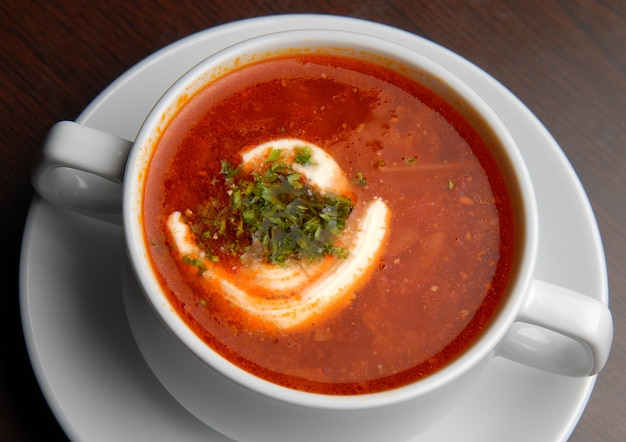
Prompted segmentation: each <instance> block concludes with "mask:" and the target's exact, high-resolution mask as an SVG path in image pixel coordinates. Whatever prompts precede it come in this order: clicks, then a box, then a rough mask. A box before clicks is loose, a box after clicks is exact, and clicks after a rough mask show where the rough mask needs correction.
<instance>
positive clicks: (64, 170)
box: [32, 121, 133, 224]
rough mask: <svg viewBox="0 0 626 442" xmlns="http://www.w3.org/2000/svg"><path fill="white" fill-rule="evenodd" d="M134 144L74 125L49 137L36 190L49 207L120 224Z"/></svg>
mask: <svg viewBox="0 0 626 442" xmlns="http://www.w3.org/2000/svg"><path fill="white" fill-rule="evenodd" d="M132 144H133V143H132V142H131V141H128V140H125V139H123V138H120V137H117V136H115V135H111V134H108V133H105V132H102V131H99V130H97V129H93V128H91V127H88V126H84V125H82V124H78V123H76V122H73V121H60V122H58V123H56V124H55V125H54V126H53V127H52V128H51V129H50V132H49V133H48V137H47V138H46V141H45V143H44V147H43V151H42V157H41V160H40V161H39V163H38V164H37V166H36V167H35V169H34V171H33V175H32V182H33V186H34V187H35V190H36V191H37V192H38V193H39V194H40V195H41V196H42V197H43V198H44V199H46V200H48V201H50V202H51V203H53V204H55V205H57V206H60V207H63V208H66V209H71V210H74V211H76V212H79V213H83V214H85V215H88V216H91V217H93V218H97V219H102V220H105V221H109V222H115V223H117V224H121V212H122V179H123V176H124V170H125V167H126V161H127V159H128V155H129V152H130V148H131V146H132Z"/></svg>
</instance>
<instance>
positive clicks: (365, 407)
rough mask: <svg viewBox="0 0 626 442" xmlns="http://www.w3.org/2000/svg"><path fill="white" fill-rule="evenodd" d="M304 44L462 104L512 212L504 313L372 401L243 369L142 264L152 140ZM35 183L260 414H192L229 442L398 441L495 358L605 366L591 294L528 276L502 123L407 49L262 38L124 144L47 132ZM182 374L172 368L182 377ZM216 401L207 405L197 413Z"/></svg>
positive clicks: (173, 99)
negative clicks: (252, 420)
mask: <svg viewBox="0 0 626 442" xmlns="http://www.w3.org/2000/svg"><path fill="white" fill-rule="evenodd" d="M313 47H315V48H322V47H323V48H328V49H325V50H328V51H331V52H333V51H336V52H337V51H338V52H339V53H340V54H343V55H353V56H357V57H363V56H366V55H363V54H365V53H366V54H373V55H374V56H375V57H373V58H376V57H381V56H382V57H384V58H385V59H389V60H394V61H395V62H396V65H397V66H399V67H405V68H406V67H408V68H409V69H407V70H406V72H413V71H415V72H420V73H422V74H420V75H417V74H416V75H417V76H416V79H417V80H418V81H421V82H426V83H427V85H428V86H430V87H431V88H433V89H435V91H436V92H438V93H439V94H440V95H442V96H444V98H447V99H448V100H449V101H450V102H451V103H461V104H459V110H460V111H461V112H462V113H464V114H465V115H466V117H467V118H469V119H470V120H472V118H474V119H475V115H478V116H479V118H480V120H481V121H484V122H486V124H487V126H488V128H489V132H490V133H491V134H492V135H494V136H496V137H497V138H498V140H499V144H500V145H501V146H502V148H503V149H502V150H500V151H498V152H494V154H495V156H496V159H497V161H498V162H499V163H500V164H501V167H502V170H503V172H504V175H505V180H506V181H507V185H508V186H509V191H510V193H511V196H512V201H513V202H514V204H515V206H516V207H515V213H516V215H515V216H516V222H515V224H516V225H517V231H516V232H515V236H516V238H517V244H516V245H517V254H516V257H515V263H514V267H515V269H514V271H513V272H512V276H511V281H510V284H509V288H508V293H507V294H506V295H505V300H504V304H503V306H502V308H501V309H500V310H499V312H498V313H497V315H496V316H495V317H494V319H493V320H492V322H491V324H490V325H489V327H488V328H487V329H486V330H485V332H484V333H483V334H482V335H481V337H480V338H479V339H478V340H477V342H475V343H474V344H473V345H472V346H471V347H470V348H469V349H468V350H467V351H465V352H464V353H463V354H462V355H461V356H460V357H459V358H458V359H457V360H455V361H454V362H452V363H451V364H450V365H448V366H446V367H445V368H443V369H441V370H439V371H438V372H436V373H434V374H432V375H430V376H428V377H426V378H424V379H421V380H418V381H416V382H414V383H413V384H410V385H406V386H403V387H400V388H396V389H393V390H389V391H384V392H381V393H374V394H366V395H356V396H331V395H320V394H312V393H306V392H301V391H295V390H291V389H288V388H285V387H282V386H279V385H276V384H272V383H270V382H268V381H265V380H262V379H260V378H257V377H255V376H254V375H252V374H250V373H248V372H246V371H243V370H241V369H240V368H238V367H236V366H235V365H233V364H231V363H230V362H228V361H227V360H225V359H224V358H222V357H221V356H220V355H219V354H217V353H216V352H214V351H213V350H212V349H211V348H209V347H208V346H207V345H206V344H205V343H204V342H203V341H201V340H200V339H199V338H198V337H197V336H196V335H195V334H194V333H193V332H192V331H191V330H190V329H189V328H188V327H187V325H186V324H185V322H183V320H182V319H181V318H180V317H179V316H178V314H177V313H176V312H175V311H174V309H173V308H171V307H170V306H169V302H168V301H167V298H166V297H165V296H164V294H163V292H162V290H161V287H160V286H159V283H158V282H157V278H156V277H155V275H154V271H153V268H152V266H151V264H150V262H149V261H148V259H147V256H148V251H147V250H146V246H145V244H146V241H145V240H144V237H143V235H144V231H143V227H142V224H141V219H142V217H141V216H140V214H141V212H142V194H143V189H144V185H145V183H144V178H145V176H146V173H145V171H146V168H147V165H148V162H149V160H150V158H151V154H152V151H153V149H154V148H155V146H156V144H157V141H158V137H159V133H161V131H162V130H163V129H164V128H165V127H166V126H167V124H168V122H169V121H170V120H171V119H172V118H173V117H174V116H175V115H176V113H177V111H178V109H179V108H180V103H181V100H182V102H184V101H185V100H186V99H187V98H186V97H191V96H193V95H194V93H195V92H197V91H198V90H200V89H202V88H203V87H204V86H206V85H207V84H208V83H210V82H211V81H212V79H214V78H216V77H219V76H221V75H224V74H225V73H228V72H230V71H232V70H233V69H235V68H241V67H242V66H245V64H247V63H250V62H253V61H256V60H259V59H262V58H265V57H268V56H271V55H277V54H280V53H283V52H285V51H294V50H296V51H300V50H305V49H306V48H313ZM330 48H335V49H330ZM366 57H367V56H366ZM235 60H236V62H235ZM423 74H426V75H423ZM429 79H435V81H430V80H429ZM459 98H460V100H459ZM33 183H34V186H35V188H36V189H37V191H38V192H39V193H40V194H41V195H42V196H43V197H44V198H46V199H47V200H49V201H51V202H52V203H54V204H57V205H59V206H61V207H65V208H69V209H72V210H75V211H78V212H81V213H84V214H87V215H89V216H92V217H96V218H101V219H105V220H108V221H113V222H118V223H121V224H122V226H123V230H124V234H125V239H126V246H127V251H128V255H129V260H130V263H131V265H132V268H133V270H134V274H135V276H136V278H137V280H138V282H139V285H140V287H141V289H142V291H143V293H144V294H145V297H146V299H147V301H148V303H149V304H150V306H151V307H152V309H153V310H154V311H155V313H156V315H157V316H158V317H159V319H160V320H161V322H162V323H163V325H164V327H165V328H166V329H167V330H168V331H169V332H170V333H171V334H172V335H173V336H174V337H175V338H176V339H177V340H178V342H179V343H180V345H181V346H182V347H183V348H184V349H186V350H188V351H189V352H191V353H192V354H193V355H194V356H195V357H196V358H197V359H198V360H200V361H202V363H203V364H205V369H206V371H207V376H211V382H215V383H217V384H216V390H215V391H219V392H220V394H221V395H222V396H221V397H222V398H223V397H226V396H232V397H235V396H236V397H238V398H243V399H241V400H243V401H245V407H246V409H247V410H248V414H251V413H254V411H255V410H256V411H258V412H259V413H260V415H263V416H268V420H270V422H266V423H265V424H264V425H238V424H237V419H231V420H228V421H225V420H223V419H219V418H217V417H215V418H214V417H212V415H211V414H210V413H208V414H207V413H202V411H201V410H200V408H201V407H202V404H198V406H197V409H191V410H190V411H191V412H192V413H194V414H195V415H196V416H198V417H199V418H200V419H202V420H203V421H204V422H205V423H207V424H208V425H210V426H212V427H213V428H215V429H217V430H218V431H220V432H222V433H224V434H225V435H227V436H229V437H232V438H234V439H237V440H272V441H279V440H301V441H304V440H308V439H311V440H359V441H363V440H375V441H378V440H388V439H387V436H388V434H389V433H388V428H390V427H393V428H394V435H396V436H398V437H399V438H401V439H408V438H410V437H412V436H414V435H416V434H418V433H419V432H420V431H423V430H424V429H426V428H427V427H429V426H430V425H432V424H433V423H435V422H436V421H437V420H438V419H439V418H441V417H443V416H444V415H445V414H446V412H447V411H449V410H450V409H451V408H452V407H453V406H454V404H455V403H456V402H457V401H458V400H459V399H460V398H461V397H462V396H463V395H464V394H465V393H466V392H467V391H468V390H469V389H470V388H471V387H472V385H473V384H474V382H475V381H476V380H477V378H478V376H479V375H480V373H481V372H482V371H483V369H484V367H485V366H486V365H487V363H488V362H489V361H490V360H491V359H492V358H493V357H495V356H503V357H506V358H509V359H512V360H515V361H518V362H520V363H522V364H526V365H529V366H533V367H537V368H541V369H544V370H549V371H552V372H556V373H560V374H562V375H567V376H591V375H594V374H596V373H598V372H599V371H600V370H601V369H602V367H603V366H604V364H605V363H606V360H607V358H608V354H609V350H610V346H611V342H612V336H613V322H612V318H611V314H610V311H609V309H608V307H607V306H606V305H605V304H603V303H602V302H600V301H597V300H595V299H594V298H592V297H589V296H586V295H584V294H579V293H575V292H573V291H571V290H568V289H566V288H563V287H559V286H555V285H553V284H550V283H547V282H543V281H538V280H536V279H534V277H533V273H534V269H535V264H536V258H537V241H538V233H539V226H538V214H537V205H536V201H535V196H534V193H533V187H532V183H531V181H530V178H529V175H528V172H527V170H526V167H525V164H524V161H523V159H522V157H521V154H520V152H519V150H518V147H517V146H516V144H515V142H514V140H513V139H512V137H511V136H510V135H509V133H508V132H507V130H506V128H505V127H504V125H503V124H502V122H501V121H500V120H499V119H498V117H497V115H495V114H494V112H493V111H492V110H491V109H490V108H489V107H488V106H487V104H486V103H485V102H484V101H483V100H482V99H481V98H480V97H479V96H478V95H477V94H476V93H475V92H473V91H472V90H471V89H470V88H469V87H468V86H467V85H465V84H464V83H463V82H462V80H461V79H458V78H456V77H455V76H454V75H453V74H451V73H450V72H448V71H447V70H445V69H444V68H442V67H441V66H439V65H438V64H436V63H435V62H433V61H432V60H430V59H428V58H426V57H424V56H423V55H420V54H419V53H417V52H415V51H414V50H412V49H410V48H406V47H403V46H399V45H396V44H394V43H391V42H389V41H386V40H382V39H378V38H376V37H372V36H366V35H361V34H357V33H352V32H350V31H328V30H301V31H286V32H279V33H274V34H269V35H266V36H262V37H257V38H253V39H251V40H247V41H244V42H241V43H239V44H237V45H234V46H232V47H230V48H226V49H225V50H223V51H221V52H219V53H217V54H214V55H212V56H210V57H209V58H207V59H206V60H205V61H203V62H201V63H200V64H199V65H197V66H196V67H194V68H193V69H191V70H190V71H189V72H188V73H187V74H185V75H184V76H183V77H181V78H180V79H179V80H178V81H177V82H176V83H175V84H173V85H172V86H171V88H170V89H168V90H167V91H164V95H163V96H162V97H161V99H160V100H159V101H158V102H157V104H156V105H155V106H154V108H153V109H152V110H151V112H150V113H149V115H147V117H146V119H145V121H144V123H143V125H142V127H141V130H140V131H139V133H138V135H137V137H136V139H135V141H134V142H130V141H127V140H124V139H120V138H118V137H115V136H112V135H110V134H106V133H103V132H100V131H97V130H95V129H92V128H89V127H86V126H82V125H79V124H77V123H74V122H67V121H65V122H60V123H57V124H56V125H55V126H54V127H53V128H52V129H51V131H50V133H49V136H48V139H47V141H46V143H45V146H44V150H43V156H42V160H41V162H40V164H39V165H38V167H37V168H36V169H35V172H34V174H33ZM183 363H184V362H183ZM184 373H185V369H184V367H181V376H184ZM216 373H218V374H216ZM220 400H221V399H220V397H207V398H206V401H207V409H210V408H211V407H215V406H216V404H219V403H220ZM182 402H184V401H182ZM234 403H235V404H236V403H237V401H234ZM236 412H237V410H236V409H233V410H232V413H236Z"/></svg>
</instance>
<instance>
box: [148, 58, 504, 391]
mask: <svg viewBox="0 0 626 442" xmlns="http://www.w3.org/2000/svg"><path fill="white" fill-rule="evenodd" d="M280 139H298V140H303V141H304V142H305V144H306V143H311V145H314V146H318V147H319V148H321V149H322V150H323V151H324V152H325V153H327V154H328V155H330V157H331V158H332V159H333V160H334V162H335V163H336V164H337V165H338V166H339V168H340V170H341V172H342V177H341V179H343V180H344V182H345V183H347V184H346V185H345V186H344V189H343V196H344V197H345V198H347V199H348V201H349V202H350V204H351V206H350V207H348V211H349V216H348V218H347V221H346V223H347V224H346V225H347V227H345V231H346V232H348V231H350V232H356V231H358V230H359V229H360V228H361V227H362V226H361V225H359V224H358V217H360V216H363V214H364V213H365V209H364V207H365V203H366V202H368V201H369V202H371V201H378V202H380V203H384V206H385V207H386V208H387V212H386V216H385V217H380V219H382V220H383V222H384V226H385V233H384V235H382V236H380V237H378V238H377V239H375V240H374V241H376V242H377V243H376V245H375V246H373V247H374V249H375V252H372V253H373V254H372V255H371V260H373V262H369V264H368V266H369V267H368V268H367V271H364V272H362V273H361V274H359V275H358V276H354V278H355V281H352V282H348V281H351V279H352V276H349V277H347V278H345V280H346V282H345V283H344V286H342V290H343V292H345V293H343V294H342V295H341V300H340V301H338V302H336V303H334V304H332V303H331V304H329V305H330V306H329V307H328V308H326V309H322V310H323V311H322V312H321V313H319V314H314V315H312V316H310V317H309V318H308V319H307V320H306V321H303V322H302V323H299V324H297V325H295V326H281V325H276V324H274V323H272V322H271V321H266V320H264V319H263V318H262V317H259V316H255V315H253V314H250V312H249V311H248V310H247V309H246V308H245V307H242V305H240V304H237V303H236V302H233V300H232V297H228V296H225V292H224V289H223V287H224V286H222V285H220V284H221V282H220V280H221V278H227V279H228V280H229V281H230V283H232V285H233V286H235V285H238V284H241V285H238V287H239V288H240V289H241V290H239V289H233V293H244V292H245V291H246V290H248V289H246V287H247V286H246V284H247V283H246V282H245V281H243V279H245V277H247V276H249V275H250V274H253V273H250V271H249V269H248V270H246V266H248V265H249V263H248V261H247V260H246V259H245V258H244V257H242V256H241V253H239V252H242V251H249V250H250V248H251V247H252V248H254V246H253V245H252V244H253V242H254V241H252V240H251V239H250V235H248V234H247V233H245V232H244V233H242V228H241V221H240V222H239V224H238V225H239V228H238V230H237V229H235V227H233V228H232V229H230V230H229V229H228V228H222V230H221V234H220V235H218V234H217V233H209V234H208V235H207V234H206V233H203V232H199V231H198V230H197V227H198V225H199V224H198V223H199V221H197V214H198V213H206V210H207V209H206V207H207V204H208V205H211V204H213V205H214V206H216V207H217V206H219V207H220V208H222V209H223V208H224V207H226V206H227V205H228V204H229V201H232V200H233V198H234V197H233V194H234V193H233V185H232V183H233V180H234V179H235V176H236V178H237V179H239V178H242V179H243V177H244V176H247V177H248V178H247V181H244V182H243V184H241V183H240V187H238V188H237V189H239V188H243V187H245V186H246V185H249V186H252V184H251V183H253V179H252V176H253V174H252V173H248V174H247V175H246V173H245V172H234V173H232V174H231V175H228V174H227V173H226V172H224V167H225V166H224V165H225V164H227V165H228V166H227V168H228V167H230V169H229V170H230V171H231V172H232V171H233V170H235V169H236V168H237V166H238V165H239V164H241V163H242V157H241V155H242V152H245V151H247V150H249V149H250V148H251V147H254V146H257V145H260V144H262V143H266V142H270V141H273V140H280ZM264 161H265V163H268V162H270V160H269V159H267V158H266V159H265V160H264ZM261 163H263V161H261ZM265 163H263V164H265ZM294 164H295V163H294ZM283 165H284V164H283ZM259 167H268V166H263V165H262V166H259ZM294 168H295V166H294ZM268 173H269V172H268ZM293 173H294V170H293V168H290V169H289V170H288V171H287V172H286V173H285V174H284V175H285V176H286V175H289V174H291V175H290V176H293ZM299 175H300V174H298V176H299ZM285 176H282V178H281V179H283V180H284V181H285V182H286V181H287V178H285ZM335 178H337V179H338V176H336V177H335ZM300 180H301V182H302V183H305V184H306V179H304V178H301V177H300ZM264 183H265V182H263V183H262V184H260V185H261V186H266V184H264ZM257 184H258V183H257ZM296 187H298V186H296ZM313 189H314V190H315V186H313ZM264 204H265V206H264V209H263V210H267V207H268V206H267V204H268V202H267V201H265V202H264ZM333 204H334V203H333ZM333 207H334V206H333ZM211 210H213V209H211ZM323 211H326V209H323ZM175 212H179V213H180V214H181V219H182V221H181V222H182V224H181V225H188V226H190V227H189V229H190V230H188V231H187V236H186V238H192V239H193V238H195V240H192V241H191V243H192V244H194V241H198V242H199V241H204V244H205V246H206V244H208V246H206V247H209V249H210V252H208V253H202V254H198V253H196V252H198V250H196V249H194V250H195V252H194V253H196V255H195V256H196V257H193V256H191V255H190V253H191V252H185V251H184V250H182V249H181V247H180V244H178V243H176V241H175V239H174V236H173V233H172V230H171V228H170V227H168V226H170V225H169V224H168V220H169V219H170V217H171V214H172V213H175ZM212 213H213V214H214V215H215V214H216V213H217V214H219V213H222V214H224V213H226V212H224V211H222V212H220V211H219V210H217V209H215V210H213V212H212ZM143 216H144V225H145V231H146V238H148V239H147V242H148V247H149V250H150V253H151V259H152V265H153V267H154V269H155V271H156V272H157V274H158V275H159V278H160V281H161V284H162V286H163V287H164V289H165V291H166V293H167V294H168V296H169V300H170V302H171V304H172V305H173V306H174V308H175V309H176V310H177V312H178V313H179V315H180V316H181V317H182V318H183V319H184V321H185V322H186V323H187V324H188V325H189V327H191V328H192V329H193V330H194V331H195V333H196V334H197V335H198V336H199V337H200V338H201V339H203V340H204V341H205V342H206V343H207V344H208V345H209V346H210V347H212V348H213V349H214V350H215V351H217V352H218V353H219V354H221V355H223V356H224V357H225V358H226V359H228V360H230V361H231V362H233V363H234V364H236V365H238V366H240V367H241V368H243V369H245V370H247V371H249V372H251V373H253V374H255V375H258V376H260V377H261V378H264V379H267V380H269V381H271V382H274V383H277V384H280V385H284V386H287V387H291V388H294V389H298V390H303V391H311V392H317V393H326V394H337V395H346V394H362V393H371V392H377V391H382V390H387V389H390V388H394V387H398V386H401V385H404V384H407V383H410V382H412V381H415V380H417V379H419V378H422V377H424V376H428V375H429V374H431V373H433V372H435V371H437V370H438V369H440V368H441V367H443V366H445V365H447V364H449V363H450V362H451V361H453V360H454V359H455V358H457V357H458V356H459V355H460V354H461V353H462V352H463V351H464V350H465V349H466V348H467V347H468V346H470V345H471V344H472V343H473V342H474V341H475V340H476V339H477V337H479V336H480V334H481V333H482V331H483V330H484V329H485V327H486V326H487V325H488V324H489V322H490V320H491V318H492V316H493V314H494V312H495V311H496V310H497V308H498V306H499V303H500V302H501V299H502V297H503V292H504V289H505V286H506V284H507V279H508V277H509V271H510V266H511V260H512V256H513V250H512V249H513V226H512V218H513V217H512V213H511V203H510V200H509V196H508V194H507V191H506V187H505V185H504V180H503V178H502V175H501V172H500V171H499V170H498V168H497V166H496V163H495V161H494V159H493V157H492V155H491V153H490V150H489V148H488V146H487V144H486V142H485V141H483V140H482V139H481V137H480V136H479V135H478V134H477V133H476V131H475V130H474V129H473V128H472V126H471V125H470V123H468V122H467V121H466V120H465V119H464V118H463V117H462V116H461V115H460V114H459V113H458V112H457V111H456V110H455V109H454V108H453V107H452V106H450V105H449V104H447V103H446V101H445V100H443V99H442V98H440V97H439V96H438V95H436V94H435V93H433V92H432V91H431V90H429V89H427V88H426V87H424V86H422V85H420V84H418V83H416V82H415V81H413V80H411V79H409V78H408V77H405V76H404V75H402V74H399V73H396V72H395V71H392V70H390V69H388V68H386V67H382V66H379V65H376V64H374V63H370V62H368V61H362V60H357V59H352V58H349V57H343V56H334V55H320V54H308V55H289V56H285V57H277V58H274V59H270V60H265V61H261V62H258V63H255V64H253V65H250V66H247V67H245V68H242V69H239V70H236V71H233V72H231V73H229V74H227V75H226V76H224V77H222V78H220V79H218V80H217V81H215V82H214V83H212V84H210V85H209V86H207V87H206V88H205V89H204V90H203V91H201V92H200V93H198V94H197V95H196V96H195V97H193V98H192V99H191V101H190V102H189V104H187V105H186V106H185V107H184V108H183V109H182V110H181V111H180V112H179V114H178V115H177V116H176V117H175V118H174V121H173V122H172V123H171V124H170V126H169V127H168V128H167V129H166V131H165V133H164V135H163V136H162V139H161V140H160V141H159V145H158V148H157V149H156V152H155V153H154V155H153V158H152V160H151V164H150V166H149V171H148V176H147V184H146V191H145V197H144V207H143ZM224 216H232V212H229V214H228V215H224ZM242 216H243V217H244V218H245V216H246V214H243V215H242ZM194 217H196V220H195V221H194ZM262 217H264V218H269V216H268V215H265V214H263V215H262ZM216 219H217V217H216V216H214V217H213V220H212V222H214V223H215V221H216ZM229 222H230V221H229ZM185 223H186V224H185ZM194 223H195V224H194ZM355 223H357V224H355ZM207 224H208V222H207ZM218 224H219V223H218ZM337 224H340V221H338V222H336V223H335V224H333V226H336V225H337ZM234 225H235V224H233V226H234ZM351 226H352V227H351ZM355 226H356V227H355ZM222 227H224V224H222ZM194 229H195V230H194ZM216 229H217V228H216ZM329 229H330V227H329ZM235 230H237V232H238V233H237V234H236V233H234V232H235ZM244 230H245V229H244ZM216 231H217V230H215V231H213V232H216ZM229 232H230V233H229ZM342 234H343V233H341V232H340V233H339V234H338V235H337V236H334V237H333V236H330V238H331V239H330V241H329V243H331V245H332V244H334V245H337V248H336V249H334V251H331V252H329V253H328V254H327V255H323V256H322V257H321V258H319V257H318V258H315V259H311V258H300V259H298V258H293V257H292V258H291V261H289V260H288V261H286V262H278V263H273V264H267V263H266V266H270V267H271V266H275V267H276V268H277V269H278V270H280V271H283V270H285V268H287V267H289V265H291V264H290V263H293V262H295V261H298V262H297V266H298V268H306V266H307V265H309V264H310V263H313V264H314V265H317V266H318V267H320V266H321V267H320V268H322V270H320V274H325V272H329V271H330V272H332V271H333V269H335V268H336V266H337V265H340V264H341V262H342V260H346V259H348V258H346V257H345V253H350V251H349V250H346V246H347V245H349V244H350V243H349V242H346V241H343V242H342V239H341V238H342V237H341V235H342ZM194 235H196V236H194ZM203 235H204V236H203ZM229 235H230V236H229ZM236 235H240V236H237V237H235V236H236ZM368 235H369V233H367V234H366V235H365V237H366V239H365V240H364V244H370V245H371V242H370V243H368V242H367V238H369V236H368ZM212 241H213V242H212ZM263 241H264V240H259V241H257V242H258V243H260V242H263ZM333 241H334V242H333ZM235 243H236V244H237V247H239V249H236V250H235V251H233V247H232V246H233V244H235ZM211 244H213V245H211ZM211 247H213V248H212V249H211ZM207 250H208V249H207ZM337 250H339V251H340V252H337ZM247 255H249V253H247V254H246V256H247ZM198 257H202V262H200V258H198ZM260 257H261V258H260ZM254 259H256V260H257V261H258V260H259V259H262V254H261V255H259V254H257V255H256V257H255V258H254ZM324 265H327V267H324ZM324 269H326V270H324ZM328 269H330V270H328ZM246 272H247V273H246ZM207 274H210V275H212V276H211V277H209V278H207V277H206V275H207ZM220 275H221V276H220ZM316 278H317V276H316ZM356 278H358V281H356ZM253 279H256V278H253ZM253 283H258V281H253ZM306 285H307V283H305V284H304V286H306ZM308 285H310V284H308ZM229 287H230V286H229ZM242 287H243V288H242ZM277 287H278V286H277ZM300 287H302V285H301V286H300ZM237 290H239V291H237ZM298 290H299V289H294V290H293V291H291V292H289V291H285V292H281V291H280V290H278V289H276V290H274V289H267V290H265V291H263V290H260V291H257V292H253V291H251V292H250V293H247V292H246V293H247V294H246V296H248V297H250V299H253V298H254V299H256V298H263V297H265V298H268V299H269V298H272V297H273V296H275V297H277V298H280V302H283V301H285V302H290V301H291V300H293V301H294V302H298V300H299V297H300V296H301V294H300V293H299V292H298ZM314 295H315V294H313V295H312V296H314ZM255 297H256V298H255ZM289 298H293V299H291V300H290V299H289ZM274 301H275V300H273V299H270V301H268V302H274ZM255 302H256V301H255ZM263 302H265V300H263Z"/></svg>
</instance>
